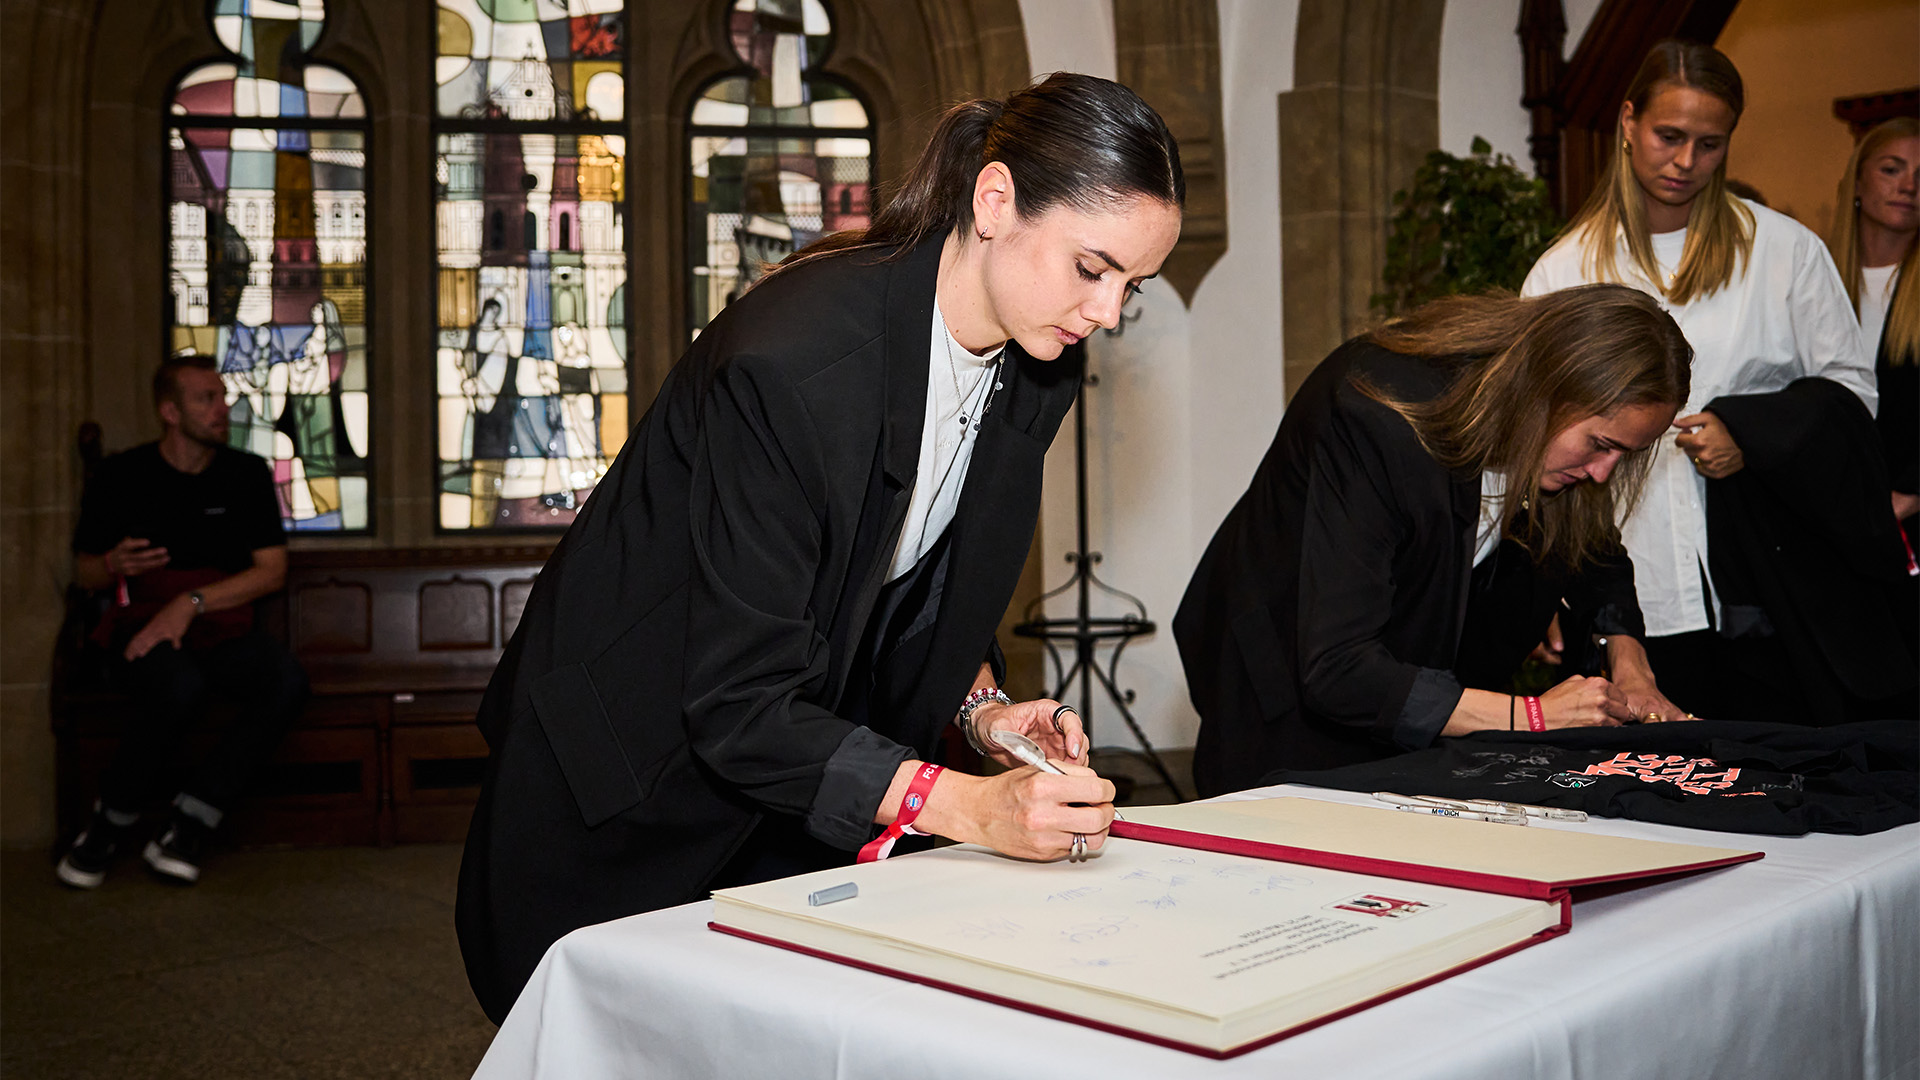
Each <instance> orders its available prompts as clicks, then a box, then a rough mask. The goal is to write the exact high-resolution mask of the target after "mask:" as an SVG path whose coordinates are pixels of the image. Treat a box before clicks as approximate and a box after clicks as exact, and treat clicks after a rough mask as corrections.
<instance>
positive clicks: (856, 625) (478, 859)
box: [457, 240, 1080, 1021]
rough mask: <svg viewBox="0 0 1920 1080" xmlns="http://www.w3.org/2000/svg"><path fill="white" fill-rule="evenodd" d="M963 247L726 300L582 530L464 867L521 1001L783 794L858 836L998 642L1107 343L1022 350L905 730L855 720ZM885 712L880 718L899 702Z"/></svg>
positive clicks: (928, 747)
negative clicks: (562, 958)
mask: <svg viewBox="0 0 1920 1080" xmlns="http://www.w3.org/2000/svg"><path fill="white" fill-rule="evenodd" d="M940 248H941V243H940V241H939V240H933V241H928V242H926V243H923V244H922V245H920V246H919V247H917V248H915V249H914V250H912V251H910V252H908V253H906V254H905V255H904V256H903V257H901V258H899V259H897V260H895V261H892V262H882V261H880V258H881V256H882V255H884V254H885V253H884V252H882V253H879V254H876V253H873V252H865V253H859V252H856V253H846V254H840V255H835V256H831V257H827V258H824V259H821V260H818V261H815V262H813V263H810V264H807V265H803V266H800V267H796V268H793V269H791V270H789V271H785V272H782V273H780V274H777V275H775V276H774V277H772V278H770V279H768V280H767V281H765V282H763V283H761V284H760V285H759V286H757V287H756V288H754V289H752V290H751V291H749V292H748V293H747V294H746V295H745V296H743V297H741V298H740V300H738V301H737V302H735V303H734V304H733V305H731V306H730V307H728V308H727V309H726V310H725V311H724V312H722V313H721V315H720V316H719V317H718V318H717V319H715V320H714V322H713V324H712V325H710V326H709V327H708V328H707V329H706V330H705V331H703V332H702V333H701V335H700V337H699V339H698V340H697V341H696V342H695V343H694V345H693V347H692V348H691V349H690V350H689V351H688V352H687V354H686V355H685V356H684V357H683V358H682V359H681V361H680V362H679V363H678V364H677V365H675V367H674V369H673V371H672V372H671V373H670V374H669V375H668V377H667V379H666V381H665V383H664V384H663V385H662V386H661V389H660V393H659V395H658V397H657V398H656V400H655V402H654V404H653V407H652V408H651V409H649V410H648V412H647V415H646V416H645V417H644V418H642V419H641V421H640V423H639V424H638V425H637V426H636V427H635V429H634V431H633V433H632V436H631V438H630V439H629V440H628V442H627V445H626V447H625V448H624V449H622V450H621V452H620V454H619V456H618V458H617V459H616V460H615V461H614V463H613V465H612V467H611V468H610V469H609V470H608V472H607V474H606V476H605V477H603V478H602V480H601V481H600V484H599V486H598V487H597V488H596V489H595V491H594V494H593V497H592V498H591V499H590V500H589V501H588V503H587V506H586V508H585V510H583V511H582V513H581V514H580V517H579V519H578V520H577V521H576V522H575V523H574V525H573V527H572V528H571V529H569V530H568V532H567V535H566V537H565V538H564V539H563V540H562V541H561V543H560V545H559V546H558V547H557V548H556V549H555V551H554V553H553V556H552V558H551V559H550V560H549V561H548V563H547V565H546V567H545V568H544V569H543V570H542V571H541V573H540V576H539V579H538V580H537V581H536V582H535V583H534V587H533V590H532V593H531V595H530V596H529V597H528V600H527V605H526V610H525V612H524V614H523V615H522V616H521V620H520V624H519V627H518V629H517V630H516V631H515V633H514V635H513V639H512V640H511V641H510V642H509V643H508V646H507V649H506V652H505V654H504V655H503V657H502V658H501V662H500V666H499V668H498V670H496V671H495V673H494V676H493V680H492V682H491V684H490V685H489V686H488V688H487V693H486V697H485V699H484V701H483V703H482V705H481V710H480V716H479V724H480V728H481V731H482V732H483V733H484V735H485V736H486V739H487V743H488V745H489V747H490V748H491V750H492V754H491V757H490V759H489V763H488V767H487V773H486V778H485V782H484V786H483V788H482V791H481V798H480V803H479V806H478V808H477V809H476V811H475V814H474V818H473V824H472V827H471V831H470V833H469V835H468V840H467V849H466V854H465V858H464V860H463V862H462V865H461V874H460V893H459V907H458V913H457V922H458V926H459V931H460V940H461V948H462V951H463V953H464V955H465V958H466V962H467V969H468V975H469V978H470V979H471V981H472V982H473V985H474V988H475V991H476V993H477V994H478V996H479V997H480V1000H481V1004H482V1006H483V1007H484V1008H485V1009H486V1010H487V1013H488V1015H489V1016H491V1017H493V1019H494V1020H496V1021H498V1020H500V1019H501V1018H502V1017H503V1016H504V1014H505V1013H506V1011H507V1009H508V1008H509V1007H510V1006H511V1004H512V1001H513V998H514V997H515V996H516V995H517V994H518V993H519V990H520V988H521V986H522V985H523V984H524V983H525V981H526V979H527V977H528V975H529V974H530V973H531V972H532V970H533V968H534V966H535V964H537V962H538V961H539V959H540V956H541V955H542V953H543V952H544V951H545V949H546V948H547V946H548V945H549V944H551V943H552V942H553V941H554V940H556V939H558V938H559V937H560V936H561V935H563V934H565V933H566V932H567V931H569V930H572V929H575V928H577V927H580V926H585V925H588V924H590V923H594V922H600V921H604V920H607V919H611V918H616V917H619V916H623V915H630V914H634V913H636V912H642V911H647V910H650V909H654V908H659V907H664V906H667V905H671V904H678V903H683V902H686V901H690V900H694V899H698V898H700V897H702V896H704V895H705V890H706V888H707V886H708V884H709V882H711V881H712V880H713V877H714V875H715V873H716V872H717V871H718V869H719V868H720V867H721V866H722V865H723V864H724V863H725V862H726V861H727V859H728V858H729V857H730V855H731V854H732V853H733V852H734V851H735V850H736V849H738V847H739V846H740V844H741V843H742V842H743V841H744V840H745V838H746V837H747V835H748V834H749V832H751V831H752V830H753V828H754V826H755V825H756V824H757V823H758V821H759V820H760V819H761V818H762V816H763V815H766V814H769V813H777V814H789V815H798V816H799V817H801V818H802V819H803V820H804V822H805V828H806V831H807V832H808V833H810V834H811V835H812V836H814V837H816V838H818V839H820V840H822V841H825V842H827V843H829V844H832V845H834V846H837V847H840V848H843V849H847V850H848V851H849V861H851V851H852V849H855V848H857V847H858V846H859V845H860V844H861V843H863V842H865V841H866V840H867V839H868V838H869V836H870V835H871V833H872V829H873V826H872V821H873V815H874V811H875V810H876V809H877V807H878V805H879V801H880V798H881V797H882V795H883V794H884V793H885V791H886V788H887V786H888V784H889V783H890V782H891V780H892V778H893V774H894V771H895V769H896V767H897V766H898V764H899V763H900V762H901V761H904V760H907V759H908V758H909V757H921V758H925V757H928V756H929V755H930V754H932V753H933V750H934V745H935V743H936V741H937V740H938V738H939V735H940V732H941V730H942V728H943V727H944V726H945V725H946V724H947V723H949V722H950V721H951V719H952V717H953V715H954V711H955V709H956V708H957V707H958V706H959V704H960V701H961V699H962V698H963V697H964V696H965V695H966V693H967V690H968V688H969V687H970V686H971V685H972V684H973V680H974V678H975V677H976V675H977V673H978V671H979V668H980V664H981V662H982V659H983V657H986V656H988V655H989V653H990V652H991V650H992V641H993V634H994V629H995V627H996V625H997V624H998V621H999V619H1000V617H1001V615H1002V613H1003V612H1004V611H1005V610H1006V607H1007V604H1008V602H1009V600H1010V599H1011V597H1012V594H1013V589H1014V585H1015V582H1016V580H1017V578H1018V577H1019V574H1020V570H1021V567H1022V565H1023V563H1024V560H1025V558H1026V554H1027V549H1028V547H1029V545H1030V544H1031V542H1032V537H1033V532H1034V525H1035V522H1036V520H1037V517H1038V513H1039V505H1040V479H1041V465H1042V461H1043V458H1044V456H1045V453H1046V450H1047V447H1048V445H1049V444H1050V443H1051V442H1052V440H1053V436H1054V434H1055V432H1056V431H1057V430H1058V428H1059V425H1060V420H1061V418H1062V416H1064V415H1065V413H1066V411H1067V408H1068V406H1069V405H1070V404H1071V403H1072V401H1073V397H1074V394H1075V391H1076V390H1077V388H1078V384H1079V367H1080V365H1079V363H1078V356H1079V353H1078V350H1074V351H1071V352H1070V353H1069V355H1068V356H1067V357H1066V358H1063V360H1062V361H1057V362H1053V363H1043V362H1041V361H1038V360H1035V359H1033V358H1032V357H1030V356H1027V355H1026V354H1025V353H1024V352H1023V351H1022V350H1021V349H1020V348H1019V346H1018V345H1017V344H1012V343H1010V344H1009V345H1008V348H1007V356H1006V360H1005V363H1004V365H1003V367H1002V374H1001V378H1002V380H1003V382H1004V387H1003V389H1001V390H1000V391H999V393H998V394H997V396H996V397H995V398H994V400H993V405H992V409H991V411H990V412H989V413H988V415H987V417H986V419H985V422H984V426H983V427H982V429H981V431H980V434H979V437H978V440H977V442H976V444H975V448H974V451H973V458H972V463H971V465H970V466H969V468H968V472H967V480H966V486H965V489H964V491H963V493H962V495H961V499H960V503H959V508H958V512H957V513H956V515H955V517H954V521H953V525H952V527H951V530H950V532H949V534H948V542H949V553H948V556H947V557H948V570H947V573H946V575H945V579H944V584H943V587H942V588H941V590H940V592H939V595H938V597H937V598H936V600H937V603H938V605H939V607H938V611H939V617H938V619H937V621H936V622H935V624H934V626H933V628H932V629H931V631H930V632H929V633H927V634H926V635H923V636H922V638H921V644H920V645H919V646H918V648H919V649H921V650H922V651H923V655H921V656H919V657H917V658H916V664H915V670H916V671H917V672H918V675H917V677H916V678H914V679H912V680H910V683H911V685H909V686H908V687H907V688H906V690H905V691H903V692H901V693H900V694H898V695H897V696H896V698H895V700H894V702H893V706H894V707H892V708H890V709H888V710H887V712H888V715H887V716H886V717H885V725H884V726H885V727H886V730H888V731H890V732H891V733H892V734H893V736H894V737H893V738H889V737H887V736H885V735H882V734H880V733H879V732H876V731H875V730H873V729H872V728H871V727H867V726H862V725H859V724H855V723H853V722H851V721H849V720H847V719H844V718H843V717H842V716H840V715H837V714H836V710H835V704H836V703H837V702H840V701H841V700H842V695H843V693H845V692H846V690H847V682H848V679H849V672H850V670H851V669H852V668H853V665H854V658H855V653H856V652H857V651H858V650H859V646H860V643H861V639H862V632H863V631H864V630H865V629H866V625H867V623H868V621H869V618H870V616H871V614H872V612H873V610H874V606H875V599H876V597H877V595H878V594H879V592H880V589H881V586H882V585H883V583H884V579H885V577H886V572H887V568H888V566H889V564H890V561H891V559H892V555H893V550H894V547H895V546H896V543H897V541H898V538H899V536H900V532H901V526H902V523H903V521H904V519H905V516H906V511H907V506H908V501H909V496H910V493H911V488H912V484H913V480H914V475H915V469H916V466H917V463H918V457H919V450H920V439H921V428H922V424H923V418H924V413H925V404H926V394H927V376H928V352H927V349H928V343H929V341H930V340H931V331H932V321H931V320H932V311H933V297H934V281H935V275H936V272H937V270H938V265H939V256H940ZM876 726H880V725H878V724H876Z"/></svg>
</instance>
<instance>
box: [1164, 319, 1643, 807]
mask: <svg viewBox="0 0 1920 1080" xmlns="http://www.w3.org/2000/svg"><path fill="white" fill-rule="evenodd" d="M1353 375H1360V376H1363V377H1364V378H1366V379H1367V380H1369V381H1371V382H1372V383H1373V384H1374V385H1376V386H1378V387H1380V388H1382V389H1384V390H1386V391H1387V392H1389V393H1391V394H1392V395H1393V396H1395V397H1396V398H1398V399H1399V400H1401V401H1416V402H1417V401H1425V400H1428V399H1430V398H1432V397H1434V396H1435V395H1437V394H1439V393H1440V392H1441V390H1443V389H1444V388H1445V386H1446V380H1447V374H1446V370H1445V368H1443V367H1442V366H1440V365H1438V364H1434V363H1429V362H1427V361H1423V360H1418V359H1415V358H1412V357H1407V356H1402V355H1399V354H1397V353H1393V352H1389V351H1387V350H1386V349H1383V348H1381V347H1379V346H1377V345H1373V344H1371V343H1369V342H1367V341H1365V340H1364V339H1358V338H1356V339H1355V340H1353V341H1350V342H1348V343H1346V344H1345V345H1343V346H1341V347H1340V348H1339V349H1337V350H1336V351H1335V352H1333V353H1332V354H1331V355H1330V356H1328V357H1327V359H1326V360H1324V361H1322V362H1321V364H1320V366H1319V367H1317V368H1316V369H1314V372H1313V374H1311V375H1309V376H1308V377H1307V379H1306V381H1305V382H1304V383H1302V384H1301V386H1300V389H1299V390H1298V391H1297V392H1296V393H1295V394H1294V397H1293V400H1292V402H1291V403H1289V404H1288V406H1287V411H1286V415H1285V417H1284V418H1283V419H1282V421H1281V424H1280V430H1279V433H1278V434H1277V435H1275V436H1274V441H1273V445H1272V446H1271V447H1270V448H1269V449H1268V450H1267V454H1266V457H1265V458H1264V459H1263V460H1262V461H1261V463H1260V467H1259V469H1258V470H1257V471H1256V472H1255V474H1254V478H1253V482H1252V484H1251V485H1250V486H1249V487H1248V489H1247V492H1246V494H1245V495H1243V496H1241V498H1240V501H1239V503H1237V504H1236V505H1235V506H1234V508H1233V510H1232V511H1231V512H1229V513H1228V515H1227V517H1226V520H1225V521H1224V522H1222V523H1221V525H1220V528H1219V530H1218V531H1217V532H1216V533H1215V534H1214V537H1213V541H1212V543H1210V544H1209V545H1208V546H1207V550H1206V554H1205V555H1203V556H1202V557H1201V560H1200V565H1199V567H1198V568H1197V569H1196V570H1195V571H1194V574H1193V579H1192V580H1191V581H1190V582H1189V583H1188V585H1187V591H1186V595H1185V596H1184V597H1183V598H1182V599H1181V602H1180V607H1179V610H1178V611H1177V612H1176V613H1175V614H1174V618H1173V634H1174V641H1175V643H1176V644H1177V645H1178V646H1179V649H1180V659H1181V663H1182V664H1183V665H1184V667H1185V669H1186V675H1187V687H1188V691H1189V693H1190V694H1191V696H1192V699H1193V704H1194V708H1195V709H1196V710H1197V711H1198V712H1199V713H1200V733H1199V738H1198V740H1197V745H1196V747H1195V751H1194V766H1193V767H1194V782H1195V784H1196V786H1197V787H1198V788H1199V790H1200V793H1201V794H1202V795H1217V794H1220V793H1222V792H1226V791H1234V790H1238V789H1241V788H1246V787H1251V786H1253V785H1255V784H1258V783H1260V782H1261V780H1262V778H1263V777H1265V776H1266V775H1267V774H1268V773H1271V772H1273V771H1274V770H1277V769H1282V768H1287V769H1325V768H1334V767H1337V766H1341V765H1348V764H1353V763H1355V762H1360V761H1368V760H1372V759H1374V758H1379V757H1385V756H1388V755H1390V754H1395V753H1399V752H1402V751H1405V750H1413V749H1419V748H1422V747H1425V746H1428V745H1430V744H1431V743H1432V742H1433V740H1434V738H1435V737H1436V736H1437V735H1438V734H1439V732H1440V729H1441V728H1442V727H1443V726H1445V724H1446V721H1447V718H1448V716H1449V715H1450V714H1451V713H1452V711H1453V709H1454V708H1455V706H1457V705H1458V704H1459V700H1460V693H1461V690H1462V687H1463V685H1474V684H1476V683H1484V682H1486V681H1488V680H1486V679H1485V678H1476V677H1475V676H1476V675H1478V674H1480V672H1473V673H1470V672H1469V671H1468V670H1465V669H1464V668H1463V665H1462V663H1461V661H1462V654H1463V640H1462V637H1463V631H1464V630H1465V629H1466V626H1467V614H1468V601H1469V600H1470V599H1471V598H1472V594H1471V592H1470V585H1471V584H1472V582H1473V580H1474V577H1475V574H1474V567H1473V555H1474V544H1475V532H1476V529H1477V527H1478V524H1479V515H1480V476H1479V473H1477V472H1466V473H1459V474H1456V473H1451V472H1449V471H1448V470H1447V469H1445V468H1443V467H1442V466H1441V465H1440V464H1439V463H1438V462H1436V461H1435V460H1434V459H1433V457H1432V456H1431V455H1430V454H1428V453H1427V452H1426V450H1425V449H1424V448H1423V447H1422V446H1421V445H1420V441H1419V439H1418V438H1417V437H1416V436H1415V435H1414V432H1413V428H1412V427H1411V426H1410V425H1409V424H1408V423H1407V421H1406V420H1405V419H1404V418H1402V417H1401V416H1400V414H1399V413H1396V412H1394V411H1393V410H1392V409H1389V408H1387V407H1386V406H1384V405H1382V404H1380V403H1379V402H1377V401H1375V400H1373V399H1372V398H1369V397H1367V396H1366V395H1364V394H1362V393H1360V391H1359V390H1357V389H1356V388H1355V387H1354V386H1353V384H1352V382H1351V381H1350V378H1351V376H1353ZM1500 557H1501V558H1505V559H1511V560H1514V562H1513V563H1510V564H1508V565H1517V569H1515V570H1514V571H1513V572H1511V573H1507V572H1506V571H1504V570H1503V577H1504V578H1505V579H1506V580H1508V581H1511V582H1512V583H1513V586H1514V587H1513V588H1512V589H1511V591H1510V592H1508V593H1507V594H1506V595H1507V596H1508V599H1507V600H1506V601H1505V603H1504V605H1503V607H1504V610H1505V611H1507V612H1508V613H1510V614H1511V616H1512V617H1511V618H1507V619H1505V620H1504V621H1501V622H1499V623H1497V624H1496V625H1492V626H1490V627H1486V628H1483V630H1482V636H1481V637H1480V638H1479V639H1476V640H1473V641H1471V642H1466V643H1465V644H1466V645H1467V646H1468V647H1469V648H1470V650H1471V651H1472V652H1473V653H1474V654H1475V655H1476V656H1478V657H1480V658H1481V662H1479V663H1477V664H1475V665H1473V666H1474V667H1476V668H1478V669H1481V671H1502V672H1503V674H1506V675H1511V673H1512V672H1513V671H1514V670H1515V669H1516V668H1518V666H1519V663H1520V661H1521V659H1522V658H1523V657H1524V656H1525V655H1526V653H1527V651H1528V650H1529V649H1530V648H1532V646H1533V644H1534V643H1536V642H1538V641H1539V640H1540V635H1541V634H1542V633H1543V632H1544V631H1545V630H1546V627H1547V622H1548V620H1549V619H1551V618H1552V616H1553V613H1554V611H1555V610H1556V608H1557V607H1558V605H1559V604H1560V601H1561V599H1562V597H1564V598H1565V599H1566V600H1567V602H1568V603H1569V605H1571V607H1572V608H1573V609H1574V612H1573V613H1574V615H1575V616H1577V617H1578V619H1579V621H1580V622H1581V625H1583V626H1586V625H1591V626H1592V628H1593V630H1594V631H1596V632H1600V633H1628V634H1634V635H1639V634H1641V633H1642V632H1643V628H1644V623H1643V622H1642V620H1641V617H1640V607H1639V602H1638V600H1637V598H1636V596H1635V594H1634V590H1633V565H1632V562H1631V561H1630V560H1629V559H1628V558H1627V555H1626V552H1625V551H1624V549H1622V550H1619V551H1618V552H1617V553H1616V554H1615V555H1614V556H1613V557H1611V558H1610V559H1608V560H1606V561H1604V562H1603V563H1601V564H1599V565H1596V566H1593V567H1590V568H1589V569H1587V570H1586V571H1584V572H1582V573H1581V574H1579V575H1577V576H1575V575H1568V574H1563V573H1555V572H1552V571H1550V570H1546V569H1543V568H1537V567H1533V566H1532V565H1531V563H1530V561H1529V560H1527V559H1526V558H1525V556H1524V553H1523V552H1522V551H1521V549H1520V548H1519V547H1518V545H1515V544H1513V543H1512V542H1511V541H1508V542H1506V543H1505V544H1504V545H1503V546H1502V549H1501V551H1500ZM1515 594H1517V595H1515ZM1589 620H1590V623H1589ZM1502 665H1504V668H1503V666H1502ZM1481 688H1483V689H1488V688H1495V687H1487V686H1484V685H1483V686H1481ZM1523 719H1524V718H1523Z"/></svg>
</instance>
